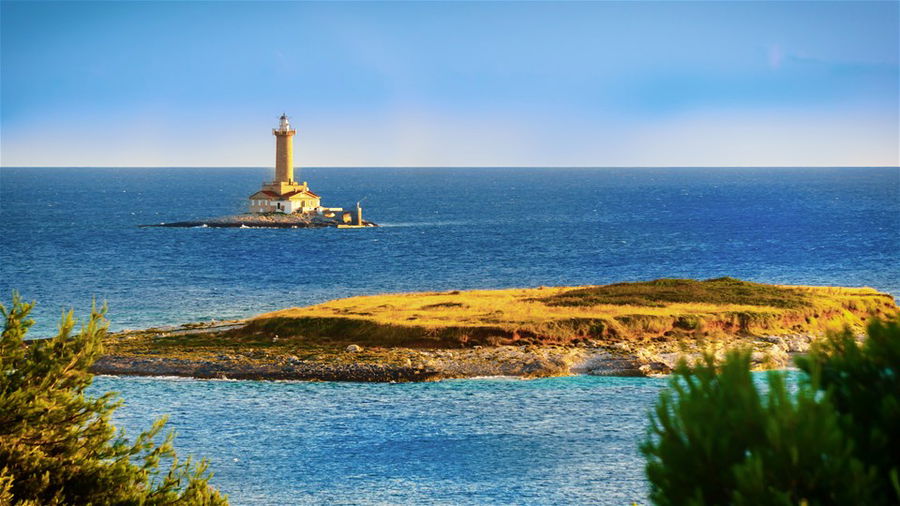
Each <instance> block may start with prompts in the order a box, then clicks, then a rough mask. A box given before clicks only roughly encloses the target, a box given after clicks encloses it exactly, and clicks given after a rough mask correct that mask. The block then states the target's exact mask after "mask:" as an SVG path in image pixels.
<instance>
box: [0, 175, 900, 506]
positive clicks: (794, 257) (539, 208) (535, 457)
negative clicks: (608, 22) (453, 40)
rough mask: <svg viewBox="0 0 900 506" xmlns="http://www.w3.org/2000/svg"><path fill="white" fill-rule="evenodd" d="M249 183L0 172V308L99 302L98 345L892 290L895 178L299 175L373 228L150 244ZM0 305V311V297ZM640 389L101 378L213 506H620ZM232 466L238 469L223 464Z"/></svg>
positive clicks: (631, 487)
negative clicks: (461, 293) (626, 286)
mask: <svg viewBox="0 0 900 506" xmlns="http://www.w3.org/2000/svg"><path fill="white" fill-rule="evenodd" d="M270 177H271V176H270V171H269V170H265V169H159V168H148V169H62V168H60V169H18V168H3V169H0V218H2V219H0V233H2V237H3V239H2V244H0V269H2V271H0V274H2V276H0V293H3V294H8V293H10V291H11V290H13V289H18V290H20V291H21V292H22V294H23V295H24V296H25V298H27V299H34V300H37V301H38V302H39V305H38V307H37V308H36V310H35V312H34V316H35V318H36V319H37V323H36V325H35V327H34V330H33V332H32V334H33V335H35V336H39V335H49V334H51V333H52V332H53V331H54V327H55V323H56V319H57V318H58V315H59V312H60V311H61V309H63V308H68V307H74V308H75V309H76V313H78V314H84V313H85V311H86V309H87V307H88V305H89V301H90V300H91V298H92V297H96V298H97V299H98V300H101V301H106V302H108V303H109V318H110V321H111V326H112V328H113V329H122V328H141V327H147V326H153V325H165V324H180V323H186V322H192V321H198V320H209V319H226V318H238V317H245V316H249V315H252V314H256V313H259V312H262V311H266V310H272V309H278V308H282V307H287V306H297V305H306V304H313V303H317V302H322V301H325V300H328V299H333V298H338V297H345V296H350V295H361V294H372V293H383V292H393V291H410V290H422V291H431V290H451V289H468V288H501V287H513V286H538V285H579V284H596V283H609V282H616V281H631V280H645V279H654V278H658V277H676V276H677V277H693V278H710V277H718V276H726V275H727V276H735V277H739V278H742V279H748V280H753V281H760V282H772V283H795V284H826V285H845V286H862V285H867V286H872V287H875V288H878V289H880V290H884V291H887V292H889V293H891V294H893V295H895V296H896V295H898V294H900V256H898V254H897V249H898V245H900V171H898V169H897V168H831V169H822V168H784V169H735V168H721V169H699V168H682V169H515V168H508V169H497V168H491V169H390V168H377V169H376V168H345V169H304V170H303V174H302V177H303V179H306V180H308V181H309V182H310V184H311V185H312V188H313V189H314V190H315V191H316V192H317V193H319V194H321V195H322V196H323V203H324V204H325V205H329V206H344V207H349V206H351V205H353V204H355V202H356V201H357V200H362V201H363V207H364V209H365V215H366V218H367V219H369V220H372V221H375V222H377V223H379V224H381V225H383V226H382V227H380V228H376V229H363V230H336V229H311V230H303V229H287V230H270V229H206V228H194V229H171V228H138V225H140V224H148V223H159V222H163V221H165V222H170V221H181V220H192V219H196V218H203V217H213V216H219V215H225V214H233V213H238V212H241V211H243V210H244V209H245V204H246V200H245V199H246V197H247V196H248V195H249V194H250V193H252V192H253V191H254V190H256V189H257V187H258V185H259V183H260V182H261V181H263V180H264V179H268V178H270ZM6 298H7V296H6V295H4V300H6ZM663 384H664V382H660V381H659V380H653V379H609V378H557V379H549V380H539V381H510V380H471V381H461V382H459V381H453V382H445V383H438V384H425V385H409V384H405V385H360V384H331V383H310V384H304V383H271V382H267V383H254V382H217V381H190V380H173V379H140V378H100V379H98V381H97V388H98V391H100V390H105V389H114V390H118V391H121V392H122V393H123V395H124V397H125V399H126V400H127V404H126V406H125V407H124V408H122V409H121V410H120V411H119V413H118V415H117V421H118V422H119V423H121V424H122V425H123V426H124V427H126V428H128V429H129V431H130V432H131V433H132V434H133V433H134V432H135V431H137V430H138V429H139V428H142V427H146V426H147V425H148V423H149V418H150V417H151V415H154V414H163V413H169V414H171V415H172V418H171V423H172V425H173V426H174V427H176V428H177V429H178V431H179V432H180V434H181V436H180V438H179V440H178V441H179V447H180V448H183V449H185V450H186V451H189V452H191V453H195V454H197V455H201V456H207V457H210V458H211V459H212V461H213V467H214V468H215V469H216V472H217V477H216V479H215V483H216V484H217V485H219V486H220V487H221V488H222V489H223V490H224V491H226V492H228V493H229V494H231V496H232V499H233V501H234V502H235V503H236V504H284V503H297V502H336V503H347V502H350V503H359V502H374V503H393V502H401V503H427V502H436V503H479V504H481V503H531V504H548V503H573V502H574V503H581V502H599V503H607V504H622V503H627V502H629V501H631V500H638V501H640V500H642V498H643V497H644V494H645V486H646V485H645V483H644V482H643V478H642V462H641V459H640V458H639V456H638V454H637V450H636V442H637V441H638V440H639V439H640V437H641V436H642V431H643V426H644V423H645V415H646V412H647V410H649V409H650V407H651V405H652V401H653V399H654V398H655V396H656V393H657V392H658V389H659V388H660V387H661V386H662V385H663ZM234 459H237V460H234Z"/></svg>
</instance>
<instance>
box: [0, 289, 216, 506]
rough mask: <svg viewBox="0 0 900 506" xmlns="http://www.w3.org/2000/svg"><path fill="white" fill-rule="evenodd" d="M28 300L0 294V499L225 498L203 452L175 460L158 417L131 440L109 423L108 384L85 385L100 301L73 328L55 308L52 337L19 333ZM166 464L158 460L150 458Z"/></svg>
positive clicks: (111, 398) (97, 338) (101, 330)
mask: <svg viewBox="0 0 900 506" xmlns="http://www.w3.org/2000/svg"><path fill="white" fill-rule="evenodd" d="M32 307H33V304H29V303H24V302H22V300H21V299H20V298H19V296H18V295H17V294H14V295H13V301H12V305H11V307H9V308H7V307H5V306H3V305H2V304H0V312H2V316H3V317H4V319H5V326H4V328H3V334H2V337H0V504H14V505H54V504H135V505H142V504H148V505H161V504H214V505H217V504H227V501H226V499H225V498H224V497H223V496H221V495H220V494H219V492H218V491H216V490H215V489H213V488H212V487H210V486H209V484H208V480H209V477H210V474H209V473H208V471H207V464H206V462H205V461H201V462H199V463H194V462H193V461H192V460H191V459H190V458H188V459H186V460H185V461H180V460H179V459H178V457H177V455H176V454H175V451H174V449H173V447H172V439H173V437H174V434H173V433H171V432H170V433H169V434H168V435H166V436H165V437H164V438H163V440H162V442H161V443H159V444H157V442H156V440H157V439H159V435H160V432H161V431H162V429H163V426H164V425H165V419H160V420H157V421H156V423H154V424H153V426H152V427H151V428H150V429H149V430H147V431H145V432H142V433H141V434H139V435H138V436H137V438H136V439H135V440H134V442H129V441H128V440H127V439H126V438H125V434H124V432H117V431H116V429H115V427H113V425H112V424H111V423H110V416H111V414H112V412H113V411H114V410H115V409H116V408H117V407H119V405H120V401H117V400H116V397H115V394H114V393H111V392H110V393H106V394H104V395H101V396H99V397H89V396H86V395H85V389H86V388H87V387H88V386H89V385H90V384H91V381H92V378H93V375H92V374H91V373H90V372H89V368H90V366H91V365H92V364H93V363H94V361H95V360H96V359H97V358H98V357H99V355H100V353H101V339H102V337H103V335H104V334H105V332H106V324H105V320H104V317H103V316H104V313H105V308H104V309H98V308H97V307H96V306H94V307H92V310H91V315H90V318H89V319H88V321H87V323H86V324H85V325H84V326H82V327H81V329H80V331H78V332H75V330H74V329H75V324H76V322H75V319H74V317H73V314H72V312H71V311H70V312H68V313H67V314H64V315H63V317H62V320H61V322H60V325H59V332H58V334H57V335H56V337H54V338H52V339H48V340H36V341H29V342H27V343H26V342H25V340H24V338H25V335H26V333H27V332H28V329H29V327H30V326H31V325H32V324H33V323H34V322H33V321H32V320H30V319H29V318H28V313H29V312H30V311H31V309H32ZM161 462H165V463H168V464H169V465H168V470H167V471H165V472H163V471H161V470H160V463H161Z"/></svg>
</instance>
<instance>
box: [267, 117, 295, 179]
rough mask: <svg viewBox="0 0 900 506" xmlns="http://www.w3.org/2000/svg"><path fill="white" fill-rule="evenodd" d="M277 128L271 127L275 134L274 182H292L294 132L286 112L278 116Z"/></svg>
mask: <svg viewBox="0 0 900 506" xmlns="http://www.w3.org/2000/svg"><path fill="white" fill-rule="evenodd" d="M279 120H280V123H279V124H278V128H273V129H272V134H274V135H275V182H276V183H288V184H294V134H296V133H297V131H296V130H294V129H293V128H291V123H290V121H288V117H287V114H282V115H281V118H279Z"/></svg>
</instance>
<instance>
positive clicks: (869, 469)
mask: <svg viewBox="0 0 900 506" xmlns="http://www.w3.org/2000/svg"><path fill="white" fill-rule="evenodd" d="M868 334H869V337H868V339H866V340H865V342H864V344H862V345H860V344H859V343H857V341H856V339H854V337H853V335H852V333H851V332H850V331H849V330H847V331H844V332H843V333H839V334H832V335H830V336H829V337H828V338H827V339H826V340H824V341H823V343H822V344H820V345H817V346H815V347H814V348H813V350H812V351H811V352H810V354H809V355H808V356H807V357H805V358H804V359H802V360H798V365H799V366H800V368H801V369H803V370H804V371H805V372H806V373H807V376H806V377H805V379H804V380H802V381H801V382H800V383H799V384H798V385H795V386H794V387H793V388H791V387H790V386H789V385H788V384H787V383H786V381H785V380H786V377H785V374H784V373H783V372H770V373H767V375H766V383H765V386H766V388H763V389H759V388H757V386H756V385H755V384H754V381H753V376H752V375H751V373H750V352H749V351H735V352H732V353H730V354H729V355H728V356H727V357H726V359H725V360H724V362H722V363H717V362H716V361H715V360H714V359H713V358H712V357H711V356H707V357H705V358H704V360H703V361H702V362H701V363H698V364H694V365H688V364H686V363H682V364H680V365H679V367H678V368H677V369H676V371H675V374H674V375H673V378H672V380H671V383H670V389H668V390H666V391H664V392H663V393H662V394H661V395H660V399H659V401H658V403H657V405H656V407H655V410H654V412H653V413H652V415H651V422H650V428H649V430H648V436H647V439H646V440H645V441H644V443H643V444H642V446H641V450H642V452H643V453H644V455H645V456H646V458H647V476H648V478H649V480H650V486H651V490H650V497H651V499H652V500H653V502H654V503H656V504H661V505H669V504H679V505H680V504H698V505H699V504H747V505H751V504H785V505H787V504H810V505H812V504H900V484H898V469H900V447H898V441H900V405H898V402H900V326H898V324H897V322H895V321H894V322H886V323H884V322H878V321H875V322H873V323H871V324H870V326H869V328H868Z"/></svg>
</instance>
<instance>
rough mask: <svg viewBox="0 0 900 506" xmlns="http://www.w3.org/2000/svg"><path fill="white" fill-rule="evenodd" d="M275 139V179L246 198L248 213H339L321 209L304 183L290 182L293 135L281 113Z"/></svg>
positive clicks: (292, 169)
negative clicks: (248, 207) (248, 206)
mask: <svg viewBox="0 0 900 506" xmlns="http://www.w3.org/2000/svg"><path fill="white" fill-rule="evenodd" d="M278 119H279V123H278V128H273V129H272V135H274V136H275V179H274V180H273V181H271V182H266V183H263V185H262V189H260V190H259V191H258V192H256V193H254V194H253V195H250V197H249V198H250V212H251V213H257V214H264V213H285V214H292V213H323V212H334V211H342V209H341V208H324V207H322V206H321V198H320V197H319V196H318V195H316V194H315V193H313V192H312V190H310V189H309V185H308V184H307V183H306V181H304V182H302V183H298V182H297V181H294V135H295V134H296V133H297V130H295V129H294V128H292V127H291V123H290V119H289V118H288V117H287V115H286V114H282V115H281V117H280V118H278Z"/></svg>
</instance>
